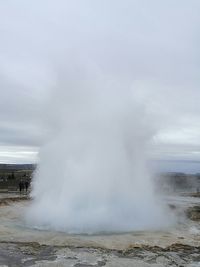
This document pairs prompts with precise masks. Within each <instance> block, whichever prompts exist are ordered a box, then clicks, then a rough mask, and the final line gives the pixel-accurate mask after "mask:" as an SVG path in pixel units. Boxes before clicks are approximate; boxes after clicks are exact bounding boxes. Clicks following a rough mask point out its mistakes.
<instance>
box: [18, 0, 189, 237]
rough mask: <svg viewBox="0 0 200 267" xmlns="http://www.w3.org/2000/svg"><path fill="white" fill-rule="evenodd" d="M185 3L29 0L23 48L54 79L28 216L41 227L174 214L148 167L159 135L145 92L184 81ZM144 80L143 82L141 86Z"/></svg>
mask: <svg viewBox="0 0 200 267" xmlns="http://www.w3.org/2000/svg"><path fill="white" fill-rule="evenodd" d="M34 3H35V2H34ZM37 3H40V2H39V1H37ZM45 3H46V4H45ZM178 3H179V4H180V3H183V4H182V9H181V10H180V8H179V4H177V5H176V8H171V6H170V5H174V1H170V5H168V3H167V4H164V3H162V4H160V1H156V0H155V1H152V2H151V3H150V2H149V1H141V2H139V1H129V0H127V1H125V2H123V3H122V1H90V0H88V1H62V0H60V1H58V2H56V4H55V1H44V2H42V3H41V4H40V5H39V7H40V8H39V9H38V5H35V4H34V5H33V7H34V8H33V7H32V8H30V7H29V5H28V6H27V5H25V4H23V5H24V10H25V11H26V12H27V13H26V12H25V13H26V16H27V21H29V22H30V25H31V26H30V27H32V28H33V29H32V31H30V29H29V30H28V31H27V32H28V33H29V32H31V37H32V38H30V40H31V42H30V43H29V46H28V47H29V49H28V50H27V51H26V50H25V51H26V53H27V54H29V53H31V51H33V55H35V61H37V60H38V62H42V63H43V67H44V68H45V66H47V65H48V68H46V69H47V70H49V72H48V71H46V73H47V74H48V73H49V80H50V82H49V83H50V84H51V83H54V86H53V87H54V88H53V89H52V92H51V97H50V101H49V103H48V105H47V108H46V112H45V114H44V116H43V117H44V122H45V125H46V126H47V127H46V128H47V132H48V133H49V135H48V136H47V137H46V144H45V145H44V146H43V147H42V148H41V151H40V165H39V167H38V170H37V173H36V175H35V177H34V181H33V192H32V196H33V198H34V201H33V205H32V207H31V208H30V211H29V212H28V215H27V216H28V219H29V221H30V222H31V223H32V224H33V225H34V226H37V227H44V228H51V229H57V230H62V231H67V232H76V233H83V232H84V233H86V232H87V233H93V232H100V231H107V232H109V231H130V230H138V229H148V228H155V227H160V226H163V225H164V224H165V223H166V222H168V221H169V220H168V219H166V209H165V207H163V206H161V204H160V201H159V200H158V198H157V197H156V196H155V195H154V188H153V184H152V182H151V179H150V175H149V174H148V171H147V169H146V160H147V156H146V154H147V146H148V145H149V143H151V141H152V137H153V136H154V134H155V129H154V118H153V117H152V115H151V114H156V113H158V112H157V108H155V107H159V105H157V102H156V103H154V99H156V97H154V95H152V94H150V96H149V98H146V97H144V98H143V95H144V96H146V94H147V91H148V84H149V81H151V87H152V86H153V87H154V84H159V85H160V86H159V88H160V87H161V88H162V86H163V84H165V80H167V79H168V77H170V82H171V83H173V84H174V83H176V82H177V83H178V82H179V80H182V76H183V75H182V73H181V74H180V73H179V72H177V73H176V72H175V71H174V68H176V69H179V65H174V61H172V62H171V61H170V60H169V57H168V54H170V55H171V57H170V58H175V57H174V54H173V53H175V55H177V57H178V58H179V57H180V58H182V54H181V53H182V52H181V51H182V50H180V52H179V53H178V52H177V47H176V45H175V44H176V43H179V44H180V43H181V44H185V43H187V40H188V38H187V34H188V32H190V30H189V29H190V27H188V28H187V27H185V28H184V29H183V30H181V29H182V25H183V23H182V22H185V19H183V20H181V22H179V20H177V19H176V17H177V14H179V12H182V11H185V10H188V9H187V4H186V1H178ZM190 11H191V10H190V9H189V10H188V11H187V12H189V13H190ZM29 15H30V16H29ZM188 15H190V14H188ZM169 16H170V20H169ZM36 18H37V19H36ZM33 21H34V23H33ZM21 25H23V27H25V30H26V24H24V23H21V24H19V27H21ZM191 28H192V26H191ZM28 33H27V34H28ZM34 36H35V37H36V38H33V37H34ZM172 40H173V42H172ZM172 47H173V53H171V49H172ZM161 51H163V53H162V52H161ZM159 53H160V54H159ZM183 54H185V50H184V49H183ZM33 55H32V57H33ZM166 55H167V56H166ZM27 58H28V57H26V59H27ZM163 62H164V63H163ZM177 62H179V61H177ZM177 62H175V63H177ZM39 65H40V64H39ZM172 66H173V68H172ZM174 66H175V67H174ZM55 70H56V71H55ZM55 73H56V75H55V76H56V79H54V78H55V77H54V74H55ZM188 73H189V72H188ZM51 74H52V75H51ZM47 76H48V75H47ZM157 77H159V78H158V79H157ZM180 77H181V78H180ZM54 80H56V82H54ZM157 80H159V81H158V83H156V82H155V83H154V81H157ZM51 81H52V82H51ZM170 82H169V84H170ZM143 83H144V84H145V90H143V88H142V87H141V86H140V88H138V87H137V86H136V85H137V84H140V85H141V84H143ZM44 84H45V83H44ZM46 84H48V83H46ZM134 84H135V86H134ZM152 84H153V85H152ZM167 88H169V87H167ZM150 92H152V88H151V91H150ZM155 92H156V91H155ZM165 95H167V94H165ZM142 99H149V100H150V102H151V103H150V104H152V103H153V104H152V106H150V107H149V105H148V103H146V101H142ZM142 102H143V103H142ZM152 107H153V108H152ZM151 110H153V112H152V113H151V112H150V111H151ZM160 110H162V112H163V109H162V107H161V109H160ZM164 110H165V109H164ZM155 111H156V112H155ZM156 115H157V114H156Z"/></svg>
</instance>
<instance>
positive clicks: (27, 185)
mask: <svg viewBox="0 0 200 267" xmlns="http://www.w3.org/2000/svg"><path fill="white" fill-rule="evenodd" d="M24 185H25V189H26V193H27V191H28V188H29V181H26V182H25V183H24Z"/></svg>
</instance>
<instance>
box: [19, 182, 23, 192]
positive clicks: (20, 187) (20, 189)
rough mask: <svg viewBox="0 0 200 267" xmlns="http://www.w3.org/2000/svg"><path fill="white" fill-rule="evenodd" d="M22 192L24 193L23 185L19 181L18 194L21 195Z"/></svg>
mask: <svg viewBox="0 0 200 267" xmlns="http://www.w3.org/2000/svg"><path fill="white" fill-rule="evenodd" d="M22 191H24V183H23V181H22V180H20V182H19V192H20V194H21V193H22Z"/></svg>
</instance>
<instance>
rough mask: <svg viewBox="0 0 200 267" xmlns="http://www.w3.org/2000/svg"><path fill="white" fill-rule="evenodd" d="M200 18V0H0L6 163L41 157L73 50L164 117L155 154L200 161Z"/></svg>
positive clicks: (0, 134)
mask: <svg viewBox="0 0 200 267" xmlns="http://www.w3.org/2000/svg"><path fill="white" fill-rule="evenodd" d="M199 14H200V1H199V0H190V1H188V0H167V1H166V0H151V1H149V0H137V1H135V0H125V1H122V0H115V1H113V0H101V1H100V0H85V1H78V0H77V1H72V0H71V1H69V0H66V1H64V0H58V1H55V0H54V1H51V0H48V1H47V0H43V1H40V0H32V1H26V0H6V1H0V36H1V38H0V162H5V163H32V162H36V161H37V160H38V156H37V153H38V150H39V148H40V146H41V145H43V144H44V143H45V134H46V128H45V125H44V122H43V114H44V113H45V111H44V109H45V105H46V101H47V96H48V94H49V90H51V88H52V87H53V86H55V84H56V80H57V76H58V72H59V71H58V69H60V68H61V67H60V66H62V65H63V64H64V62H65V61H67V60H68V58H67V56H66V55H68V54H69V52H68V51H69V50H70V51H73V53H76V54H77V53H80V55H81V57H82V56H83V55H84V57H85V58H87V60H89V61H91V62H93V63H94V64H95V66H97V67H98V68H99V69H101V71H102V72H103V73H106V75H107V76H108V77H111V79H115V77H117V78H118V79H120V81H124V84H126V86H130V87H131V88H133V90H134V94H135V97H137V99H138V101H141V102H143V103H145V108H146V110H147V111H148V112H149V113H151V114H152V116H153V117H154V118H155V120H156V121H157V122H158V130H157V132H156V134H155V136H154V146H153V148H152V151H150V154H151V157H152V158H156V159H167V160H196V161H199V160H200V120H199V115H200V103H199V102H200V88H199V86H200V75H199V74H200V73H199V72H200V50H199V47H200V16H199ZM76 56H77V55H76ZM63 71H64V70H62V72H63Z"/></svg>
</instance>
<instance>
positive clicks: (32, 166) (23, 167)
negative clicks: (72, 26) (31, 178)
mask: <svg viewBox="0 0 200 267" xmlns="http://www.w3.org/2000/svg"><path fill="white" fill-rule="evenodd" d="M35 169H36V164H0V170H8V171H18V170H35Z"/></svg>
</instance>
